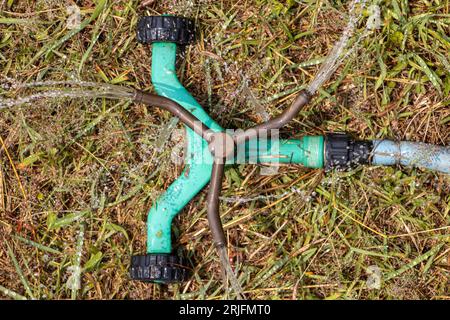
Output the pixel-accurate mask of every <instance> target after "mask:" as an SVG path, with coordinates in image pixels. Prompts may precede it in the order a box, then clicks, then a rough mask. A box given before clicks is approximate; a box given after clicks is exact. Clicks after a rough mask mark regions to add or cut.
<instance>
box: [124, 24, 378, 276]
mask: <svg viewBox="0 0 450 320" xmlns="http://www.w3.org/2000/svg"><path fill="white" fill-rule="evenodd" d="M194 35H195V28H194V23H193V21H192V20H189V19H186V18H181V17H173V16H150V17H143V18H141V20H140V21H139V24H138V34H137V38H138V40H139V41H140V42H141V43H151V44H152V78H151V79H152V83H153V85H154V88H155V90H156V92H157V93H158V94H159V95H160V96H162V97H165V98H168V99H167V101H166V100H162V99H160V100H161V101H160V102H161V103H160V104H164V103H166V102H167V103H166V104H167V106H168V107H167V108H166V109H167V110H169V111H171V112H172V113H174V114H175V115H178V116H179V118H180V120H182V122H184V123H185V124H186V137H187V152H186V159H185V168H184V171H183V173H182V174H181V176H180V177H179V178H178V179H176V180H175V181H174V182H173V183H172V184H171V185H170V187H169V188H168V189H167V190H166V192H165V193H164V194H163V195H162V196H161V197H160V198H159V199H157V200H156V201H155V203H154V204H153V206H152V208H151V209H150V211H149V213H148V221H147V254H144V255H138V256H133V257H132V261H131V267H130V276H131V278H132V279H136V280H141V281H152V282H158V283H170V282H177V281H183V280H184V279H185V277H186V269H185V268H184V267H183V263H182V260H181V258H180V257H178V256H177V255H174V254H172V239H171V225H172V220H173V218H174V217H175V216H176V215H177V214H178V213H179V212H180V211H181V210H182V209H183V208H184V206H185V205H186V204H187V203H188V202H189V201H190V200H191V199H192V198H194V197H195V195H196V194H197V193H198V192H199V191H201V190H202V189H203V187H205V186H206V184H208V182H210V180H211V186H210V191H209V193H208V221H209V223H210V228H211V232H212V234H213V237H214V240H215V243H216V245H217V246H224V245H225V239H224V235H223V230H222V225H221V222H220V217H219V215H218V203H219V194H220V188H221V182H222V178H223V167H224V165H225V163H226V164H233V163H275V162H276V163H293V164H301V165H303V166H305V167H308V168H323V167H325V166H327V165H328V166H330V165H331V166H336V165H337V166H338V165H339V163H340V162H341V161H342V164H344V163H349V159H350V158H351V159H356V160H355V162H358V163H364V161H367V160H368V154H369V151H368V150H369V149H370V146H369V145H368V144H367V143H365V142H364V143H362V142H361V143H360V144H358V147H357V148H354V144H355V143H356V142H354V143H352V144H351V146H350V147H351V148H350V147H349V141H351V140H349V139H348V137H347V136H345V138H344V140H345V141H344V140H343V139H342V138H343V137H344V135H333V136H327V137H324V136H305V137H303V138H301V139H296V140H275V141H276V143H274V142H273V141H274V140H273V139H270V137H267V136H264V137H262V132H267V131H268V130H271V129H277V128H280V127H281V126H283V125H284V124H286V123H287V122H288V121H290V120H292V118H293V117H294V116H295V115H296V114H297V113H298V111H299V110H300V108H301V107H302V106H303V105H304V104H306V103H308V102H309V100H310V98H311V97H310V95H309V94H308V93H307V92H302V93H301V94H300V95H299V96H298V97H297V99H296V100H295V101H294V103H293V104H292V105H291V107H290V108H288V109H287V110H285V111H284V112H283V113H282V114H281V115H280V116H278V117H276V118H274V119H271V120H269V121H268V122H266V123H263V124H261V125H258V126H256V127H254V128H253V130H246V131H244V132H240V133H237V134H228V133H226V131H225V130H224V129H223V128H222V127H220V125H219V124H217V123H216V122H215V121H214V120H213V119H212V118H211V117H210V116H209V115H208V114H207V113H206V112H205V110H204V109H203V108H202V107H201V106H200V104H199V103H198V102H197V101H196V100H195V99H194V98H193V97H192V95H191V94H190V93H189V92H188V91H187V90H186V89H185V88H184V87H183V85H182V84H181V83H180V81H179V80H178V78H177V75H176V67H175V66H176V56H177V47H178V46H185V45H187V44H189V43H191V42H192V41H194ZM146 98H148V99H147V100H146ZM153 98H154V97H153ZM154 99H155V98H154ZM169 99H170V100H171V101H173V103H172V104H171V102H170V101H169ZM135 100H136V101H138V102H146V101H147V104H152V103H155V102H154V101H153V100H151V99H150V98H149V96H145V94H144V93H140V94H139V97H137V98H136V99H135ZM181 108H182V110H181ZM186 111H187V112H186ZM195 122H197V124H198V122H200V126H201V128H199V127H198V125H197V126H196V123H195ZM219 138H220V139H223V140H224V141H228V142H230V141H231V144H232V146H233V147H229V145H230V143H228V145H227V146H225V145H221V144H220V143H219V142H218V140H219ZM326 144H327V145H328V148H325V145H326ZM360 146H363V148H360ZM358 150H360V151H363V152H360V153H358ZM231 151H237V154H234V153H233V156H231V157H230V156H229V155H230V154H231ZM327 159H328V161H326V160H327ZM221 160H223V163H221ZM350 162H351V161H350Z"/></svg>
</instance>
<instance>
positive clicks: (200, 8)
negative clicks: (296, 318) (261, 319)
mask: <svg viewBox="0 0 450 320" xmlns="http://www.w3.org/2000/svg"><path fill="white" fill-rule="evenodd" d="M193 2H194V3H196V5H194V6H192V5H190V3H192V1H147V3H149V4H148V6H147V7H146V8H141V7H139V3H140V2H139V1H131V0H130V1H114V2H113V1H104V0H99V1H80V2H79V4H80V8H81V21H82V22H81V25H80V26H79V28H75V29H70V30H69V29H68V28H67V25H66V20H67V18H68V15H67V12H66V6H65V5H63V4H62V2H61V1H49V0H47V1H35V2H33V3H32V4H30V2H29V1H20V0H16V1H0V5H1V6H2V7H1V10H2V12H1V14H0V70H1V71H0V76H1V77H2V79H0V80H1V81H2V83H4V80H5V77H8V78H11V79H15V80H17V81H19V82H29V81H39V80H68V79H82V80H85V81H97V82H108V83H115V84H121V85H126V86H132V87H136V88H141V89H151V84H150V72H151V70H150V59H151V51H150V49H149V47H146V46H143V45H140V44H137V42H136V40H135V31H134V30H135V26H136V23H137V19H138V17H139V15H141V14H143V12H146V13H147V14H162V13H173V14H180V15H188V16H191V17H194V18H195V19H196V20H197V23H198V25H199V29H200V37H199V38H200V41H198V42H197V44H196V45H195V46H192V47H189V48H187V50H186V52H185V55H184V59H180V63H179V64H180V72H179V76H180V78H181V79H182V82H183V84H185V86H186V87H187V88H188V89H189V90H190V91H191V92H192V93H193V94H194V96H195V97H196V98H197V99H198V101H199V102H200V103H201V104H202V105H203V106H205V108H206V109H207V110H208V111H209V112H210V113H211V114H212V115H213V117H214V118H215V119H217V120H218V122H219V123H220V124H221V125H222V126H224V127H230V128H232V127H240V128H245V127H248V126H250V125H252V124H255V123H258V122H260V121H262V120H263V119H265V118H267V116H270V115H273V114H277V113H278V112H279V111H280V110H281V109H283V108H285V107H286V106H287V104H288V103H289V102H290V101H291V99H292V98H293V95H295V93H297V92H298V91H299V90H300V89H301V88H302V87H303V86H305V85H306V84H307V83H308V82H309V81H310V80H311V78H312V76H313V75H314V74H315V72H316V71H317V70H318V68H319V67H320V65H319V63H320V61H322V59H323V58H324V57H325V56H326V54H327V53H328V51H329V50H330V48H331V46H332V45H333V43H334V42H335V41H336V40H337V39H338V37H339V32H340V31H341V30H342V28H343V27H344V25H345V21H346V15H345V13H343V12H346V8H345V5H343V4H342V3H345V2H344V1H342V2H341V1H333V2H331V1H275V0H270V1H269V0H258V1H207V0H204V1H193ZM377 3H378V4H379V5H380V7H381V16H382V26H381V28H380V29H379V30H377V31H376V32H375V33H374V34H372V35H371V36H370V37H367V38H365V39H363V40H362V41H361V48H360V49H359V50H358V51H357V53H356V54H355V55H353V56H352V57H351V59H350V60H348V63H345V64H344V65H343V66H342V67H341V68H340V69H339V72H338V73H337V74H336V75H335V77H333V79H332V80H331V81H329V82H328V83H327V85H326V86H325V87H324V89H323V90H321V91H320V92H319V94H318V95H317V97H316V98H315V100H314V103H312V104H311V105H310V106H308V107H307V108H306V109H305V110H303V111H302V113H301V114H300V115H299V116H298V117H297V118H296V120H295V122H294V123H293V124H292V125H290V126H289V127H287V128H285V130H284V132H283V134H284V136H285V137H299V136H302V135H304V134H322V133H323V132H326V131H340V130H345V131H349V132H352V133H353V134H354V135H355V136H357V137H360V138H367V139H375V138H394V139H409V140H413V141H424V142H429V143H435V144H440V145H449V144H450V108H449V103H450V101H449V99H448V97H449V93H450V75H449V74H450V63H449V59H450V57H449V55H448V52H450V39H449V30H450V28H449V21H450V14H449V9H450V5H449V2H448V1H446V0H434V1H426V0H418V1H414V2H408V1H406V0H393V1H378V2H377ZM144 9H146V10H144ZM360 29H361V30H362V29H364V26H363V25H361V28H360ZM5 91H6V89H0V93H2V94H4V93H5ZM26 92H28V91H27V90H25V89H19V90H16V92H14V94H10V93H9V94H8V95H9V96H11V95H15V96H19V95H21V94H24V93H26ZM168 127H169V128H173V127H174V124H173V121H171V118H170V116H169V114H167V113H166V112H162V111H159V110H147V109H146V108H144V107H143V106H136V105H132V104H129V103H125V102H111V101H106V100H102V99H97V100H89V99H81V100H69V99H64V100H61V101H56V102H55V101H53V102H50V101H39V102H36V103H33V104H32V105H29V106H25V107H22V108H15V109H9V110H2V111H1V114H0V137H1V140H0V239H1V241H0V296H1V297H2V298H10V299H21V298H24V297H26V298H37V299H57V298H64V299H66V298H78V299H123V298H127V299H179V298H184V299H185V298H192V299H201V298H208V299H221V298H223V297H224V292H223V286H222V283H221V277H220V271H219V259H218V257H217V256H216V253H215V251H214V250H213V247H212V245H211V241H210V240H211V239H210V235H209V233H208V232H207V221H206V215H205V214H206V212H205V206H204V203H205V193H204V192H202V193H201V194H200V195H198V196H197V197H196V198H195V200H194V201H192V202H191V203H190V204H189V205H188V206H187V207H186V208H185V210H184V211H183V212H182V214H181V215H180V216H179V217H178V218H177V219H176V222H175V225H174V234H175V237H176V239H177V244H179V245H178V246H177V250H178V251H179V252H180V253H183V254H184V255H185V256H186V257H187V260H188V263H189V264H190V267H191V268H192V270H193V277H192V278H191V280H190V281H189V282H187V283H184V284H182V285H174V286H170V287H165V286H160V285H153V284H144V283H138V282H133V281H130V280H129V279H128V275H127V269H128V264H129V261H130V256H131V255H132V254H137V253H142V252H144V251H145V239H146V235H145V219H146V212H147V210H148V209H149V207H150V206H151V204H152V202H153V201H154V200H155V199H156V198H157V197H158V195H160V194H161V193H162V192H163V191H164V190H165V189H166V188H167V187H168V185H169V184H170V182H171V181H173V180H174V179H175V178H176V177H177V175H178V174H179V173H180V171H181V169H182V165H180V164H178V165H175V164H173V162H171V161H170V160H171V158H172V157H173V155H172V154H171V149H170V148H171V147H173V146H175V144H176V141H173V139H172V140H170V139H169V140H168V141H164V140H161V138H160V137H161V136H164V135H165V134H167V132H168V131H167V130H168V129H167V128H168ZM169 132H170V131H169ZM260 169H261V168H260V167H257V166H251V165H246V166H242V165H241V166H235V167H233V168H230V169H229V170H228V171H227V172H226V180H225V182H224V192H223V196H224V197H225V199H228V200H227V201H223V202H222V213H223V215H224V217H223V219H224V222H225V226H226V229H227V236H228V238H229V241H230V248H229V250H230V255H231V262H232V265H233V266H234V267H236V268H238V270H239V277H240V282H241V284H242V286H243V288H244V291H245V292H246V294H247V296H248V297H250V298H253V299H261V298H266V299H416V298H417V299H449V298H450V292H449V291H450V288H449V287H450V286H449V280H448V279H449V273H450V246H449V241H450V233H449V231H450V227H449V222H450V179H449V177H448V176H445V175H443V174H438V173H433V172H428V171H422V170H419V169H407V168H400V167H394V168H369V167H364V168H358V169H356V170H354V171H352V172H348V173H329V174H324V173H323V172H322V171H320V170H309V169H305V168H301V167H300V166H282V167H281V168H280V171H279V172H278V173H277V174H274V175H270V176H263V175H260ZM261 196H263V197H261ZM234 197H240V198H242V199H244V200H245V201H235V200H236V198H234ZM77 273H79V274H80V275H81V276H80V286H79V287H78V286H77ZM374 274H375V276H374ZM378 274H379V275H380V277H379V278H380V280H381V281H380V283H379V286H378V284H377V283H376V281H375V282H373V281H374V280H377V279H378V278H377V277H376V275H378Z"/></svg>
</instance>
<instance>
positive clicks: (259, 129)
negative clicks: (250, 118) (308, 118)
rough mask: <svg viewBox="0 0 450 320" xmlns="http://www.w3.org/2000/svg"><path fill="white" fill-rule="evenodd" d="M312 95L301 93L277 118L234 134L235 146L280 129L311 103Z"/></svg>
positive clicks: (305, 92) (304, 91)
mask: <svg viewBox="0 0 450 320" xmlns="http://www.w3.org/2000/svg"><path fill="white" fill-rule="evenodd" d="M311 98H312V95H311V94H310V93H309V92H308V91H306V90H303V91H301V92H300V93H299V94H298V95H297V97H296V98H295V100H294V102H293V103H292V104H291V105H290V106H289V108H287V109H286V110H284V111H283V112H282V113H281V114H280V115H279V116H277V117H274V118H272V119H270V120H269V121H266V122H264V123H262V124H260V125H257V126H254V127H252V128H250V129H247V130H245V131H244V132H242V133H240V134H236V135H235V136H234V139H235V141H236V143H237V144H240V143H243V142H245V141H246V140H251V139H253V138H256V137H258V136H259V135H260V134H261V133H265V134H266V136H267V133H268V134H270V130H272V129H280V128H281V127H283V126H285V125H286V124H288V123H289V122H290V121H292V119H294V118H295V117H296V116H297V114H298V113H299V112H300V110H301V109H302V108H303V107H304V106H305V105H306V104H308V103H309V102H310V101H311Z"/></svg>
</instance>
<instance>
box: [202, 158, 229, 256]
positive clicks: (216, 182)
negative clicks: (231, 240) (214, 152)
mask: <svg viewBox="0 0 450 320" xmlns="http://www.w3.org/2000/svg"><path fill="white" fill-rule="evenodd" d="M224 169H225V159H218V158H215V159H214V163H213V168H212V172H211V181H210V183H209V190H208V197H207V198H206V202H207V214H208V223H209V228H210V229H211V235H212V237H213V239H214V244H215V245H216V247H218V248H219V247H225V246H226V245H227V239H226V237H225V232H224V230H223V227H222V220H221V219H220V201H219V197H220V193H221V191H222V180H223V174H224Z"/></svg>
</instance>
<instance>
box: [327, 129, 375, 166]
mask: <svg viewBox="0 0 450 320" xmlns="http://www.w3.org/2000/svg"><path fill="white" fill-rule="evenodd" d="M372 149H373V143H372V141H355V140H353V139H352V138H351V137H350V136H349V135H348V134H345V133H329V134H327V135H326V136H325V170H327V171H329V170H332V169H336V170H339V171H345V170H350V169H352V168H354V167H356V166H357V165H359V164H367V163H369V161H370V154H371V152H372Z"/></svg>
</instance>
